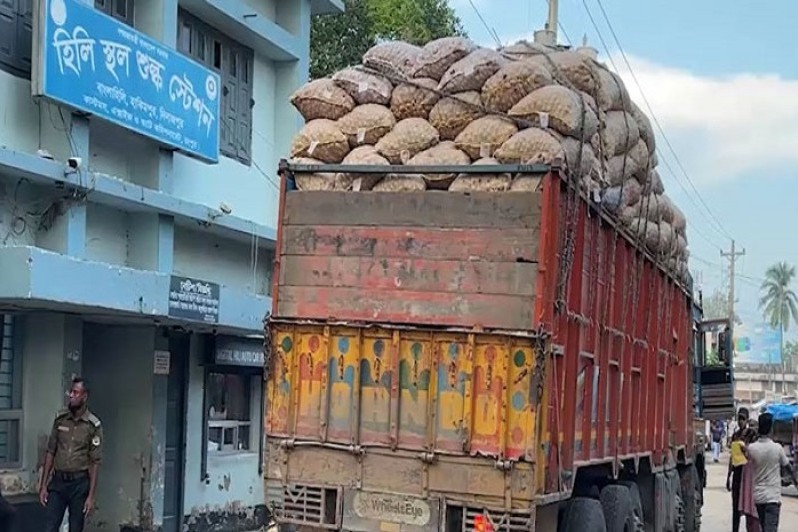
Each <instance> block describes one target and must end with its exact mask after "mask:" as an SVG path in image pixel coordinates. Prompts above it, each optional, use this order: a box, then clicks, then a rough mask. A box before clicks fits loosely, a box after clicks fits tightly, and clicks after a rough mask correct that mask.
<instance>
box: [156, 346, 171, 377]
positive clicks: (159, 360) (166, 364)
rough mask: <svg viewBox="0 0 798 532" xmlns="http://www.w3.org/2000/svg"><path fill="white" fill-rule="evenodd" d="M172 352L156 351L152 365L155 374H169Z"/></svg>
mask: <svg viewBox="0 0 798 532" xmlns="http://www.w3.org/2000/svg"><path fill="white" fill-rule="evenodd" d="M171 361H172V354H171V353H170V352H169V351H156V352H155V359H154V361H153V365H152V372H153V373H154V374H155V375H169V370H170V367H171Z"/></svg>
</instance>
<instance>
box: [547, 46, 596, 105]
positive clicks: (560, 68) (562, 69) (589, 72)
mask: <svg viewBox="0 0 798 532" xmlns="http://www.w3.org/2000/svg"><path fill="white" fill-rule="evenodd" d="M545 57H546V59H547V60H548V61H550V62H551V64H552V68H551V70H552V74H553V75H554V79H555V81H557V82H558V83H561V84H563V85H567V84H570V85H572V86H573V88H575V89H576V90H580V91H583V92H586V93H588V94H594V91H595V90H596V83H597V81H596V74H595V73H594V72H593V61H592V60H591V59H589V58H587V57H585V56H584V55H582V54H580V53H578V52H569V51H563V52H554V53H551V54H547V55H545ZM563 77H564V78H565V79H562V78H563Z"/></svg>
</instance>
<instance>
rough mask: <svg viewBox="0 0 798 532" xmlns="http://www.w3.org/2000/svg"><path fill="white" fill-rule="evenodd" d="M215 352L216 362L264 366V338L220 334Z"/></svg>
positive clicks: (230, 364)
mask: <svg viewBox="0 0 798 532" xmlns="http://www.w3.org/2000/svg"><path fill="white" fill-rule="evenodd" d="M213 353H214V363H215V364H219V365H223V366H248V367H258V368H262V367H263V361H264V357H263V340H256V339H252V338H237V337H235V336H225V335H219V336H217V337H216V345H215V347H214V351H213Z"/></svg>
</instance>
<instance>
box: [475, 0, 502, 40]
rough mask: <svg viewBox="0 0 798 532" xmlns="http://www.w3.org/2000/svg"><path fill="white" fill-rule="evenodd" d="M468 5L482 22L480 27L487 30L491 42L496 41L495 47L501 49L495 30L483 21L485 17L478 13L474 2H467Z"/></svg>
mask: <svg viewBox="0 0 798 532" xmlns="http://www.w3.org/2000/svg"><path fill="white" fill-rule="evenodd" d="M468 3H469V4H471V7H472V8H473V9H474V13H476V14H477V17H478V18H479V20H480V22H482V25H483V26H485V29H486V30H487V32H488V35H490V36H491V37H492V38H493V40H494V41H496V46H498V47H499V48H501V45H502V41H501V39H499V35H498V34H497V33H496V30H494V29H493V28H492V27H491V26H490V24H488V22H487V21H486V20H485V17H483V16H482V13H480V11H479V8H478V7H477V5H476V4H475V3H474V0H468Z"/></svg>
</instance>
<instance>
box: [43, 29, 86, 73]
mask: <svg viewBox="0 0 798 532" xmlns="http://www.w3.org/2000/svg"><path fill="white" fill-rule="evenodd" d="M95 42H96V41H95V40H94V39H92V38H91V37H89V33H88V32H87V31H86V30H85V29H84V28H83V27H82V26H76V27H75V29H74V30H72V33H71V34H70V33H69V32H68V31H67V30H65V29H64V28H58V29H57V30H55V32H53V43H52V44H53V47H54V48H55V50H56V56H57V57H58V68H59V69H60V70H61V74H62V75H63V74H64V73H65V69H69V70H72V71H73V72H74V73H75V74H77V75H78V76H80V74H81V72H82V65H83V64H86V63H88V64H90V65H91V69H92V71H93V70H94V43H95Z"/></svg>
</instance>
